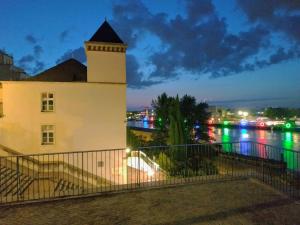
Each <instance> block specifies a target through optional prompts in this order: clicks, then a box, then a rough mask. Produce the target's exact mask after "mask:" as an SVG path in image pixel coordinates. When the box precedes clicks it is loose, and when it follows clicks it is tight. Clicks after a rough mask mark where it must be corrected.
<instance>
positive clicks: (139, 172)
mask: <svg viewBox="0 0 300 225" xmlns="http://www.w3.org/2000/svg"><path fill="white" fill-rule="evenodd" d="M140 151H141V150H140V149H139V148H138V168H139V169H138V179H137V185H138V187H140V186H141V164H140V159H141V152H140Z"/></svg>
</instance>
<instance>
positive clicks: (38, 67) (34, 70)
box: [31, 61, 45, 74]
mask: <svg viewBox="0 0 300 225" xmlns="http://www.w3.org/2000/svg"><path fill="white" fill-rule="evenodd" d="M44 69H45V64H44V63H43V62H41V61H35V65H34V67H33V68H31V71H32V73H33V74H36V73H38V72H40V71H42V70H44Z"/></svg>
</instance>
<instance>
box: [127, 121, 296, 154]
mask: <svg viewBox="0 0 300 225" xmlns="http://www.w3.org/2000/svg"><path fill="white" fill-rule="evenodd" d="M127 125H128V126H131V127H141V128H147V129H154V126H153V124H151V123H148V122H143V121H128V124H127ZM208 134H209V136H210V138H211V140H212V141H213V142H237V141H255V142H259V143H262V144H268V145H273V146H276V147H279V148H285V149H291V150H296V151H300V133H299V132H289V131H270V130H253V129H236V128H218V127H209V130H208Z"/></svg>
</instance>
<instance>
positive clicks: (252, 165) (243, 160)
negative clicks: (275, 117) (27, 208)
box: [0, 142, 300, 204]
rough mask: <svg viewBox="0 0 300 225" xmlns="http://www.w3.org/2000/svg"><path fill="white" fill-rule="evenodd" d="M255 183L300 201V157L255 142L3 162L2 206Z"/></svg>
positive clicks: (53, 155) (19, 158)
mask: <svg viewBox="0 0 300 225" xmlns="http://www.w3.org/2000/svg"><path fill="white" fill-rule="evenodd" d="M251 177H252V178H255V179H258V180H260V181H262V182H264V183H266V184H268V185H271V186H272V187H274V188H276V189H278V190H280V191H282V192H285V193H287V194H288V195H289V196H291V197H293V198H299V197H300V153H299V152H297V151H292V150H288V149H283V148H278V147H274V146H270V145H265V144H260V143H255V142H231V143H213V144H211V143H209V144H194V145H193V144H192V145H177V146H152V147H143V148H138V149H132V150H128V149H113V150H95V151H80V152H65V153H51V154H33V155H18V156H4V157H0V204H6V203H12V202H26V201H41V200H51V199H57V198H62V197H64V198H65V197H74V196H83V195H93V194H98V193H104V192H118V191H125V190H134V189H138V188H144V187H160V186H165V185H177V184H185V183H189V182H207V181H214V180H230V179H240V178H251Z"/></svg>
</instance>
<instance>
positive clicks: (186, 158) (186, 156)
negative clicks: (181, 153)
mask: <svg viewBox="0 0 300 225" xmlns="http://www.w3.org/2000/svg"><path fill="white" fill-rule="evenodd" d="M187 160H188V155H187V145H185V165H184V166H185V172H184V178H185V180H188V175H187V174H188V168H187V163H188V162H187Z"/></svg>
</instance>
